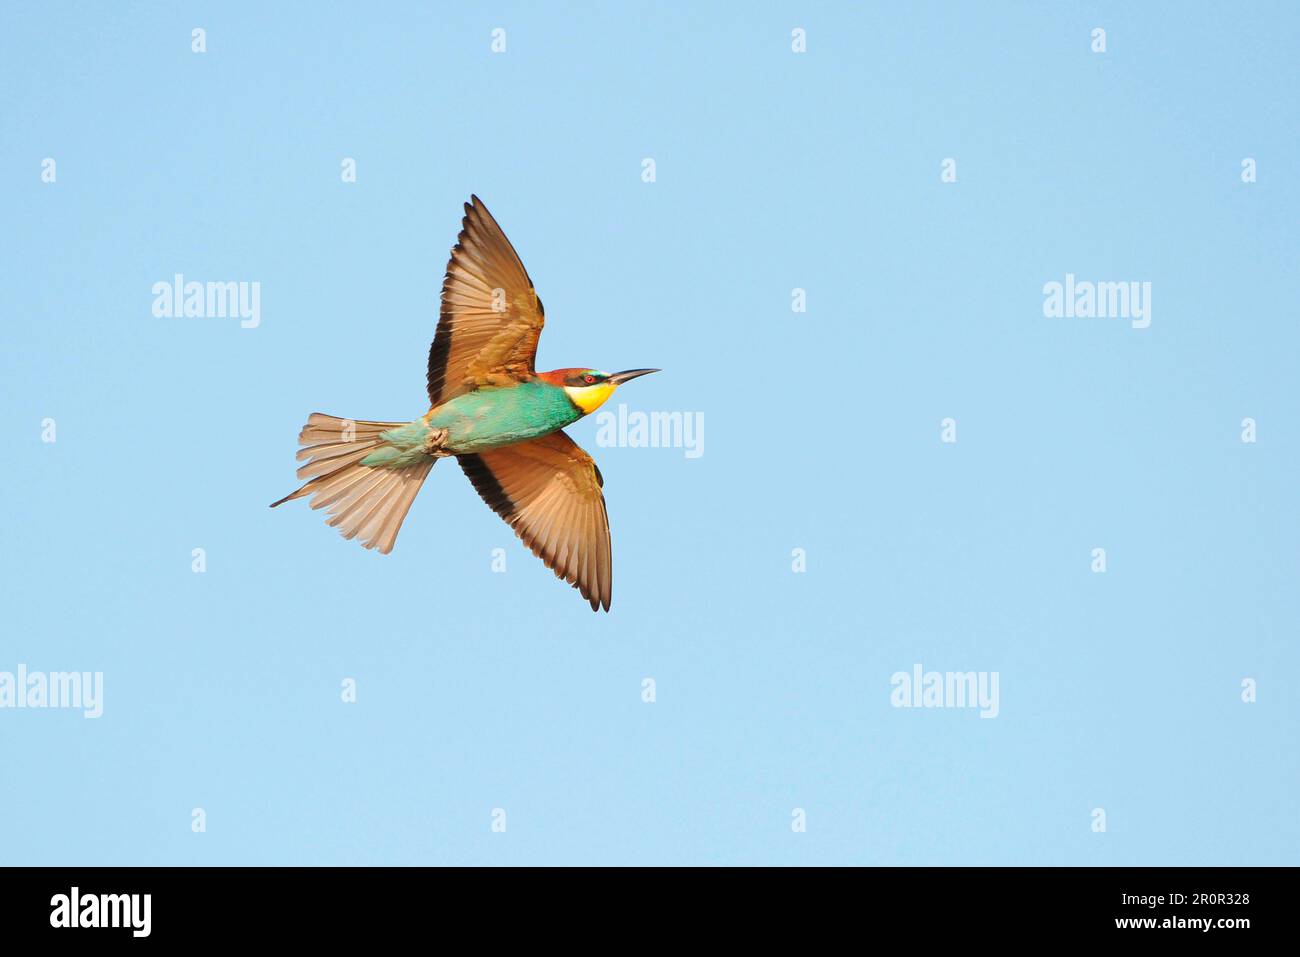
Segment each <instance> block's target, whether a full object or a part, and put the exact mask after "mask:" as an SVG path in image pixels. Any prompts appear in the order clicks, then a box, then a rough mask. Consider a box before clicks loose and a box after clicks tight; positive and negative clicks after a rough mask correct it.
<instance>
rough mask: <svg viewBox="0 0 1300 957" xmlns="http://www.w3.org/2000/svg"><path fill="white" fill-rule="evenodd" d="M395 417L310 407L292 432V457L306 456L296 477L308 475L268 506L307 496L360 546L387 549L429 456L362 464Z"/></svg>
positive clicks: (421, 479)
mask: <svg viewBox="0 0 1300 957" xmlns="http://www.w3.org/2000/svg"><path fill="white" fill-rule="evenodd" d="M402 424H404V423H401V422H365V421H361V422H358V421H353V420H351V419H340V418H336V417H334V416H332V415H323V414H321V413H319V412H313V413H312V414H311V417H310V418H308V419H307V424H306V425H305V426H303V429H302V432H301V433H299V435H298V442H299V444H301V445H302V446H303V448H301V449H300V450H299V451H298V459H299V460H302V459H307V462H306V464H304V465H303V466H301V467H300V468H299V469H298V477H299V478H302V479H308V480H309V481H308V482H307V483H306V484H305V485H303V486H302V487H300V488H298V489H297V490H295V491H293V492H291V493H289V494H288V495H286V496H285V497H284V498H282V499H280V500H279V501H278V502H272V503H271V507H272V508H275V506H277V505H280V504H282V503H284V502H288V501H292V500H293V499H295V498H303V497H306V496H310V497H311V503H310V504H311V507H312V508H314V509H315V508H324V509H325V510H326V511H327V512H328V513H329V515H330V518H329V520H328V524H329V525H331V526H333V527H335V528H337V529H338V530H339V532H340V533H341V534H342V535H343V537H344V538H349V539H350V538H358V537H359V538H360V540H361V544H362V545H364V546H365V547H366V548H378V549H379V551H380V552H382V553H383V554H385V555H387V554H388V553H389V552H391V551H392V550H393V544H394V543H395V542H396V541H397V533H398V531H399V530H400V529H401V527H402V522H403V520H404V519H405V518H406V513H407V512H408V511H410V508H411V503H412V502H413V501H415V496H416V493H417V492H419V491H420V486H421V485H423V484H424V480H425V478H426V476H428V474H429V469H431V468H433V463H434V461H435V460H434V459H428V460H427V461H424V462H418V463H416V464H415V465H410V466H407V467H405V468H384V467H371V466H369V465H362V464H361V460H362V459H364V458H365V457H366V456H368V455H369V454H370V453H371V452H373V451H375V449H377V448H379V447H380V446H382V445H384V440H383V439H382V438H381V435H382V434H383V433H384V432H387V431H388V430H389V429H393V428H397V427H398V426H400V425H402Z"/></svg>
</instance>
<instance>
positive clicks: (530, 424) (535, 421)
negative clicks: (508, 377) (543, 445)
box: [428, 382, 582, 454]
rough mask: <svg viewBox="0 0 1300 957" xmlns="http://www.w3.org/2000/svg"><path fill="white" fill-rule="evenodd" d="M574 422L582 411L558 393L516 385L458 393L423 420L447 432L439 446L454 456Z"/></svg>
mask: <svg viewBox="0 0 1300 957" xmlns="http://www.w3.org/2000/svg"><path fill="white" fill-rule="evenodd" d="M580 418H582V410H581V409H579V408H578V407H577V406H575V405H574V404H573V402H571V401H570V400H569V396H568V394H567V393H565V391H564V390H563V389H561V388H559V387H557V386H553V385H548V384H547V383H544V382H521V383H520V384H519V385H516V386H509V387H506V388H490V389H478V390H477V391H475V392H469V393H467V394H465V395H459V396H457V397H456V398H454V399H451V400H450V401H448V402H444V403H443V404H442V405H440V406H439V407H438V408H437V409H435V410H434V411H433V413H432V414H431V415H430V416H429V419H428V422H429V425H430V426H431V427H433V428H440V429H447V431H448V435H447V441H446V443H445V444H444V445H443V448H444V449H446V450H447V451H448V452H451V453H453V454H459V453H462V452H483V451H486V450H487V449H494V448H498V447H500V446H502V445H512V444H514V443H515V442H526V441H528V440H529V439H535V438H538V437H539V436H543V435H547V434H549V433H551V432H554V431H555V430H556V429H562V428H564V427H565V426H566V425H568V424H570V423H571V422H576V421H577V420H578V419H580Z"/></svg>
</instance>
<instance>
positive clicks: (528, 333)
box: [429, 196, 545, 406]
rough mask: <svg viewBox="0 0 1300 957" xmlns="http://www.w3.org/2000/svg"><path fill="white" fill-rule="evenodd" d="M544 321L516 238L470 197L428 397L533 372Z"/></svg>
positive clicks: (438, 399) (446, 288) (447, 282)
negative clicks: (513, 241)
mask: <svg viewBox="0 0 1300 957" xmlns="http://www.w3.org/2000/svg"><path fill="white" fill-rule="evenodd" d="M544 321H545V313H544V312H543V310H542V301H541V300H540V299H538V298H537V291H536V290H535V289H533V282H532V280H531V279H529V278H528V272H527V270H525V269H524V264H523V263H522V262H520V261H519V256H518V254H516V253H515V250H514V247H513V246H511V245H510V240H508V239H506V234H505V233H503V232H502V231H501V227H500V226H498V225H497V221H496V220H495V219H493V218H492V214H491V213H489V212H488V209H487V207H486V206H484V205H483V201H482V200H481V199H479V198H478V197H477V196H471V197H470V202H468V203H466V204H465V218H464V219H463V220H461V230H460V236H459V237H458V238H457V240H456V245H455V246H454V247H453V248H452V250H451V259H450V260H448V262H447V276H446V278H445V279H443V281H442V311H441V315H440V318H439V320H438V331H437V333H436V334H435V335H434V337H433V346H432V347H431V348H430V349H429V400H430V401H431V402H432V403H433V404H434V405H435V406H436V405H441V404H442V403H443V402H446V401H447V400H448V399H450V398H453V397H455V396H458V395H460V394H461V393H463V392H468V391H469V390H470V389H473V388H475V387H477V386H480V385H488V384H508V383H510V382H513V381H516V380H518V379H524V378H527V377H528V376H530V375H532V374H533V357H534V356H535V355H536V354H537V337H538V336H540V335H541V333H542V323H543V322H544Z"/></svg>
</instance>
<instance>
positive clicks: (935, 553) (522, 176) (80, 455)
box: [0, 3, 1300, 865]
mask: <svg viewBox="0 0 1300 957" xmlns="http://www.w3.org/2000/svg"><path fill="white" fill-rule="evenodd" d="M898 6H899V7H901V9H893V8H892V6H891V5H875V4H800V3H788V4H760V5H726V4H719V5H701V6H692V7H690V8H688V7H687V6H686V5H672V4H662V5H659V4H642V5H637V4H617V5H614V4H595V3H592V4H519V5H493V6H482V7H480V6H478V5H472V6H471V5H461V4H454V5H453V4H394V5H389V6H386V7H385V8H384V9H370V8H366V9H361V8H351V7H349V8H341V9H325V8H319V7H316V6H311V7H307V6H305V5H304V6H300V5H293V4H283V5H275V6H274V7H273V8H265V5H262V4H250V3H236V4H220V5H216V4H211V5H209V4H182V5H173V4H162V3H158V4H143V3H142V4H132V5H130V6H128V7H118V6H113V5H101V4H90V3H86V4H53V5H39V6H38V5H30V6H25V7H14V6H13V5H9V6H6V8H5V9H4V12H3V13H2V14H0V27H2V29H0V102H3V104H4V110H3V111H2V112H0V212H2V213H3V221H4V223H5V229H4V230H3V231H2V232H0V235H3V237H4V255H3V256H2V257H0V278H2V279H3V290H4V309H3V313H4V318H3V323H2V325H0V337H2V339H0V344H2V345H3V348H2V349H0V426H2V427H3V429H4V439H5V442H6V446H7V448H8V449H9V450H10V453H11V454H10V455H9V456H7V457H6V468H5V469H4V471H3V473H0V474H3V479H0V482H2V483H3V485H2V486H0V487H3V490H4V492H5V495H6V498H7V500H8V501H9V502H10V510H9V515H8V518H7V521H6V522H5V531H6V534H5V541H6V547H5V548H4V549H3V550H0V581H3V583H4V584H3V589H4V591H3V598H4V606H5V608H6V610H7V614H6V615H5V621H4V623H3V625H2V626H0V673H3V672H6V671H7V672H14V671H16V669H17V668H18V666H19V665H25V666H26V668H28V669H29V670H32V671H42V672H56V671H85V672H102V674H103V688H104V692H103V714H102V716H101V717H99V718H97V719H93V720H87V719H85V718H84V717H83V716H82V714H81V712H80V711H76V710H59V709H22V710H19V709H15V708H0V758H2V760H0V862H2V863H12V864H73V863H76V864H237V863H238V864H245V863H251V864H290V863H310V864H354V863H355V864H362V863H366V864H440V863H455V864H533V863H559V864H579V863H615V864H756V863H776V864H830V863H837V864H1085V865H1092V864H1097V865H1100V864H1189V865H1190V864H1295V863H1297V862H1298V858H1300V855H1298V854H1297V850H1298V849H1300V823H1298V822H1297V818H1296V815H1295V813H1294V799H1295V794H1296V790H1297V784H1300V780H1298V778H1300V773H1298V768H1300V764H1298V762H1297V758H1296V751H1295V742H1296V735H1297V730H1298V728H1300V722H1298V721H1297V719H1298V718H1300V705H1298V704H1297V700H1296V693H1295V688H1296V682H1297V676H1298V675H1300V655H1298V654H1297V651H1296V647H1297V620H1298V617H1300V616H1298V613H1300V601H1298V600H1297V595H1296V588H1295V584H1296V576H1297V571H1298V570H1300V568H1298V564H1300V563H1298V562H1297V541H1298V533H1300V522H1298V521H1297V519H1298V517H1300V516H1298V512H1297V499H1296V485H1295V479H1296V474H1297V465H1298V464H1300V461H1298V456H1297V453H1296V449H1297V443H1298V442H1300V429H1298V424H1297V416H1296V412H1297V408H1298V406H1297V398H1298V395H1297V391H1298V390H1297V385H1296V366H1295V363H1296V355H1297V348H1298V347H1300V334H1298V332H1297V328H1298V327H1297V319H1298V318H1300V316H1298V315H1297V305H1296V303H1297V295H1296V293H1297V268H1296V262H1297V246H1296V237H1297V228H1296V227H1297V221H1298V220H1297V214H1300V192H1298V190H1300V186H1298V183H1300V176H1297V169H1296V157H1297V155H1298V153H1300V151H1298V149H1297V147H1298V146H1300V143H1298V142H1297V139H1298V137H1297V126H1296V124H1295V122H1294V121H1295V117H1296V116H1297V115H1298V113H1300V111H1298V110H1297V106H1300V104H1298V103H1297V87H1298V85H1297V82H1296V78H1295V64H1294V51H1295V50H1296V49H1297V48H1298V47H1300V42H1298V41H1300V16H1298V15H1297V13H1296V10H1295V8H1294V6H1293V5H1291V4H1284V3H1264V4H1253V5H1249V6H1245V7H1242V6H1239V5H1237V6H1226V7H1220V6H1217V5H1212V4H1194V3H1193V4H1142V5H1140V6H1137V7H1133V6H1132V5H1127V4H1093V3H1079V4H1060V5H1058V4H1052V5H1039V4H1029V3H1000V4H979V5H973V4H929V3H927V4H908V5H898ZM196 27H201V28H203V29H204V30H205V31H206V34H205V39H206V52H203V53H195V52H193V51H192V48H191V43H192V39H191V38H192V34H191V31H192V30H193V29H194V28H196ZM1098 27H1100V28H1103V29H1104V30H1105V31H1106V49H1105V52H1104V53H1098V52H1094V51H1093V50H1092V48H1091V47H1092V46H1093V43H1094V41H1093V40H1092V39H1091V35H1092V31H1093V30H1094V28H1098ZM496 28H502V29H504V30H505V38H506V49H505V52H504V53H493V52H492V50H491V43H492V31H493V30H494V29H496ZM795 28H802V29H804V30H805V31H806V37H807V50H806V52H804V53H795V52H793V51H792V49H791V43H792V40H791V31H792V30H794V29H795ZM347 157H350V158H353V159H355V161H356V169H357V177H356V182H355V183H347V182H343V181H342V178H341V175H340V170H341V163H342V161H343V159H344V158H347ZM647 158H650V159H653V160H654V162H655V180H654V182H645V181H643V178H642V168H643V166H642V164H643V160H645V159H647ZM949 158H951V159H954V160H955V161H956V174H957V175H956V181H955V182H943V181H942V179H941V171H942V164H943V162H944V160H946V159H949ZM1247 158H1250V159H1253V160H1254V161H1255V170H1256V176H1255V181H1254V182H1250V183H1247V182H1243V178H1242V172H1243V167H1242V163H1243V160H1244V159H1247ZM46 159H53V160H54V161H55V164H56V165H55V167H54V168H55V170H56V175H55V179H54V181H53V182H44V181H43V162H44V161H45V160H46ZM471 192H474V193H477V194H478V195H480V196H481V197H482V198H483V199H484V200H485V201H486V202H487V204H488V205H489V206H490V207H491V209H492V211H493V212H494V214H495V215H496V216H497V218H498V219H499V220H500V222H501V223H502V225H503V227H504V228H505V230H506V232H507V234H508V235H509V236H510V238H511V239H512V241H513V242H514V244H515V246H516V248H517V249H518V250H519V252H520V254H521V256H522V258H523V261H524V263H525V264H526V266H527V267H528V270H529V272H530V273H531V275H532V277H533V279H534V281H535V282H536V283H537V287H538V290H539V292H540V294H541V296H542V298H543V299H544V300H545V302H546V307H547V319H548V325H547V328H546V330H545V333H544V334H543V336H542V341H541V349H540V352H539V356H538V364H539V367H541V368H553V367H558V366H573V365H582V366H594V367H597V368H603V369H609V370H616V369H624V368H635V367H641V366H654V367H661V368H663V369H664V370H665V371H664V372H663V373H661V374H659V375H656V376H652V377H648V378H645V379H640V380H637V381H636V382H635V383H632V384H629V385H628V386H627V387H626V388H624V389H623V390H621V391H620V392H619V394H618V396H617V398H616V400H615V401H616V402H617V401H622V402H625V403H627V405H628V407H629V409H630V410H632V411H636V410H641V411H681V412H686V413H690V414H693V415H700V416H702V417H703V421H704V423H705V424H706V428H705V433H704V438H705V443H704V447H703V454H702V455H700V456H698V457H695V458H688V457H687V456H686V454H685V451H684V450H683V449H679V448H627V447H611V448H602V447H599V446H597V445H596V441H595V439H596V433H597V424H596V423H595V422H594V421H592V420H587V421H584V422H582V423H579V424H577V425H575V426H573V427H572V428H571V429H570V430H569V431H570V434H571V435H572V436H573V437H574V438H575V439H576V440H577V441H578V442H579V443H580V444H582V445H583V446H584V447H586V448H587V449H588V450H589V451H590V452H592V454H593V455H595V457H596V459H597V461H598V462H599V465H600V468H601V470H602V472H603V473H604V476H605V491H606V497H607V502H608V507H609V512H610V522H611V526H612V530H613V538H614V560H615V579H614V580H615V588H614V604H613V611H612V613H611V614H609V615H593V614H592V613H591V611H590V610H589V609H588V607H587V605H586V603H585V602H583V601H582V600H581V599H580V598H579V596H578V595H577V594H576V593H575V592H572V591H571V590H570V589H568V588H567V587H565V586H564V585H562V584H561V583H559V582H557V581H556V580H555V579H554V578H553V577H552V575H551V574H550V573H549V572H548V571H547V570H546V569H545V568H543V567H542V565H541V564H540V563H539V562H537V561H536V560H535V559H533V558H532V557H531V556H530V555H529V554H528V553H527V552H526V551H525V550H524V549H523V547H522V546H521V545H519V543H518V542H517V541H516V540H515V539H514V537H513V536H512V535H511V534H510V531H509V529H508V528H506V526H505V525H504V524H503V523H502V522H501V521H500V520H499V519H498V518H497V517H496V516H494V515H493V514H492V513H491V512H490V511H489V510H488V509H487V508H486V507H485V506H484V505H483V504H482V503H481V502H480V501H479V500H478V498H477V496H476V495H475V494H474V492H473V490H472V488H471V487H470V485H469V483H468V481H466V479H465V477H464V476H463V475H462V474H461V472H460V470H459V469H458V468H457V467H456V466H455V465H454V464H453V463H450V462H445V463H442V464H440V465H439V466H438V467H437V468H435V469H434V470H433V473H432V474H431V476H430V479H429V481H428V482H427V483H426V485H425V487H424V489H423V491H422V492H421V494H420V496H419V498H418V499H417V500H416V503H415V505H414V507H413V509H412V511H411V514H410V516H409V518H408V520H407V523H406V525H405V527H404V528H403V531H402V534H401V536H400V538H399V540H398V544H397V548H396V550H395V551H394V552H393V554H392V555H390V556H387V557H383V556H379V555H377V554H374V553H371V552H367V551H364V550H362V549H361V548H359V547H357V546H356V545H355V544H354V543H349V542H345V541H343V540H342V539H340V538H339V537H338V536H337V535H336V534H335V533H334V531H333V530H332V529H329V528H327V527H326V526H325V525H324V522H323V521H322V520H321V517H320V515H319V514H317V513H312V512H311V511H310V510H308V509H307V508H305V507H303V506H302V505H301V503H297V504H294V505H291V506H286V507H284V508H280V509H276V510H275V511H271V510H270V509H268V508H266V505H267V503H269V502H270V501H272V500H274V499H276V498H278V497H280V496H281V495H283V494H285V493H286V492H288V491H290V490H291V489H292V488H293V487H294V486H295V484H296V483H295V480H294V475H293V470H294V467H295V463H294V458H293V455H294V451H295V447H296V446H295V439H296V436H297V432H298V429H299V428H300V426H301V424H302V422H303V420H304V419H305V417H306V415H307V414H308V413H309V412H312V411H324V412H330V413H335V414H339V415H345V416H351V417H354V418H375V419H392V420H400V419H410V418H414V417H416V416H418V415H420V414H422V413H423V412H424V411H425V409H426V407H427V405H426V397H425V394H424V368H425V356H426V352H427V349H428V344H429V340H430V338H431V337H432V334H433V329H434V325H435V323H436V318H437V298H438V291H439V288H440V285H441V280H442V271H443V268H444V266H445V263H446V256H447V251H448V249H449V247H450V245H451V244H452V242H453V241H454V239H455V235H456V231H457V229H458V227H459V216H460V204H461V203H462V202H463V201H464V200H465V199H467V198H468V196H469V194H470V193H471ZM177 273H181V274H183V275H184V276H185V277H186V278H187V279H193V280H199V281H228V280H229V281H243V282H257V283H259V284H260V291H261V302H260V324H259V325H258V326H257V327H256V328H251V329H241V328H240V326H239V323H238V321H237V320H232V319H228V318H190V319H176V318H158V317H155V316H154V315H153V314H152V311H151V306H152V303H153V294H152V292H151V289H152V286H153V285H154V284H155V283H157V282H160V281H163V282H167V281H170V280H171V278H172V276H173V275H175V274H177ZM1067 274H1072V275H1074V276H1075V277H1077V279H1079V280H1087V281H1095V282H1138V283H1143V282H1149V283H1150V284H1151V287H1150V288H1151V297H1150V306H1151V311H1150V316H1151V324H1150V326H1149V327H1148V328H1145V329H1137V328H1134V327H1133V326H1132V324H1131V323H1130V322H1129V321H1128V320H1126V319H1123V318H1106V319H1100V318H1095V319H1082V318H1048V317H1046V316H1044V312H1043V303H1044V293H1043V287H1044V285H1045V284H1046V283H1049V282H1053V281H1056V282H1064V281H1065V277H1066V276H1067ZM796 288H797V289H803V290H805V292H806V303H807V308H806V311H805V312H795V311H793V310H792V307H791V303H792V290H794V289H796ZM947 418H951V419H953V420H954V421H955V423H956V425H955V428H956V437H957V441H955V442H943V441H941V422H942V421H943V420H944V419H947ZM1246 418H1251V419H1253V420H1254V421H1255V423H1256V441H1254V442H1243V441H1242V431H1243V426H1242V422H1243V420H1244V419H1246ZM47 419H52V420H54V423H55V430H56V431H55V436H56V441H54V442H48V441H43V433H44V432H46V431H47V429H46V428H45V427H44V426H43V423H44V421H45V420H47ZM195 548H202V549H204V551H205V554H206V563H207V564H206V571H205V572H203V573H202V574H196V573H194V572H193V571H192V569H191V561H192V559H191V555H192V550H193V549H195ZM495 548H504V549H505V550H506V551H505V554H506V562H507V571H506V572H505V573H504V574H499V573H494V572H493V571H492V568H491V564H492V550H493V549H495ZM1096 548H1104V549H1105V553H1106V570H1105V572H1104V573H1098V572H1094V571H1093V564H1094V559H1093V550H1094V549H1096ZM796 549H802V550H803V552H802V554H803V555H804V556H805V557H806V571H803V572H795V571H793V569H792V563H793V562H794V557H793V556H794V554H795V550H796ZM916 664H920V665H922V666H923V668H924V669H925V670H927V671H928V670H936V671H939V672H948V671H955V672H967V671H974V672H979V673H987V674H992V673H996V674H997V675H998V677H999V689H1000V702H999V709H998V715H997V717H996V718H994V719H991V720H985V719H981V718H980V717H979V715H978V713H977V712H976V711H974V710H972V709H969V708H958V707H949V708H933V709H924V708H923V709H911V708H896V707H893V706H892V705H891V691H892V690H893V689H892V686H891V676H893V675H894V674H895V673H896V672H899V671H904V672H910V671H911V669H912V668H913V666H914V665H916ZM646 678H652V679H653V680H654V682H655V689H656V700H655V701H654V702H653V703H646V702H644V701H643V700H642V682H643V681H644V679H646ZM345 679H353V680H354V681H355V682H356V687H357V700H356V702H355V703H343V702H342V701H341V694H340V688H341V683H342V682H343V681H344V680H345ZM1246 679H1250V680H1251V681H1253V682H1255V687H1256V689H1257V691H1256V693H1257V700H1255V701H1254V702H1253V703H1246V702H1243V700H1242V694H1243V689H1242V682H1243V680H1246ZM195 808H202V809H203V811H204V814H205V820H206V830H205V831H203V832H202V833H195V831H194V830H193V829H192V813H193V810H194V809H195ZM494 809H502V810H504V811H505V815H506V817H505V820H506V822H507V825H506V829H505V831H504V833H501V832H494V831H493V830H492V822H493V812H494ZM795 809H802V810H803V812H804V815H805V817H804V820H805V821H806V830H803V831H797V830H795V829H794V827H792V824H793V823H794V821H795V817H794V815H795ZM1095 809H1102V810H1103V811H1104V813H1105V831H1104V832H1099V831H1097V830H1095V826H1096V824H1095V822H1096V821H1097V817H1096V815H1095V813H1094V811H1095Z"/></svg>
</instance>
